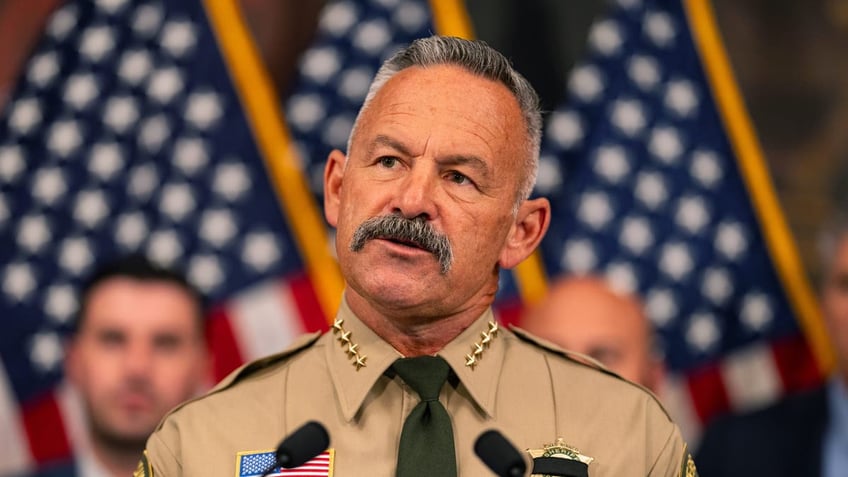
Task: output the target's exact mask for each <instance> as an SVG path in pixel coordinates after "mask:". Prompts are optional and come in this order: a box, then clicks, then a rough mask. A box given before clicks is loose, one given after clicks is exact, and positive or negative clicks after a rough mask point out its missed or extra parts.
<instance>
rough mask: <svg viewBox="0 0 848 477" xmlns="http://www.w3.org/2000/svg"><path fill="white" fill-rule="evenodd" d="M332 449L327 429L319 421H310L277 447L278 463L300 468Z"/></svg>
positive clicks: (288, 467) (287, 466) (289, 467)
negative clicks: (327, 449)
mask: <svg viewBox="0 0 848 477" xmlns="http://www.w3.org/2000/svg"><path fill="white" fill-rule="evenodd" d="M327 447H330V436H329V435H328V434H327V429H324V426H322V425H321V423H320V422H317V421H309V422H307V423H306V424H304V425H302V426H300V427H299V428H298V429H297V430H296V431H294V432H292V433H291V434H289V436H288V437H286V438H285V439H283V442H281V443H280V446H279V447H277V462H278V463H279V464H280V465H281V466H283V467H285V468H287V469H291V468H294V467H300V466H301V465H303V464H305V463H307V462H308V461H310V460H312V459H313V458H314V457H315V456H317V455H318V454H320V453H321V452H324V450H325V449H326V448H327Z"/></svg>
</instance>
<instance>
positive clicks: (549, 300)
mask: <svg viewBox="0 0 848 477" xmlns="http://www.w3.org/2000/svg"><path fill="white" fill-rule="evenodd" d="M521 327H522V328H524V329H526V330H527V331H529V332H531V333H533V334H535V335H536V336H539V337H542V338H545V339H547V340H549V341H551V342H553V343H554V344H556V345H558V346H561V347H562V348H564V349H566V350H569V351H575V352H577V353H580V354H584V355H586V356H589V357H591V358H594V359H596V360H597V361H600V362H601V364H603V365H605V366H606V367H608V368H609V369H611V370H612V371H615V372H616V373H618V374H619V375H621V376H622V377H624V378H627V379H629V380H631V381H633V382H636V383H639V384H641V385H643V386H645V387H646V388H648V389H650V390H652V391H654V392H657V391H659V388H660V384H661V382H662V379H663V366H662V360H661V359H660V357H659V356H658V355H657V353H656V352H655V349H654V346H653V330H652V328H651V324H650V322H649V321H648V318H647V317H646V316H645V313H644V310H643V307H642V303H641V301H640V300H639V299H638V298H637V297H635V296H633V295H632V294H628V293H623V292H619V291H616V290H615V289H613V288H612V287H611V286H610V285H609V284H608V283H607V282H605V281H604V280H603V279H601V278H597V277H588V276H587V277H576V276H568V277H562V278H560V279H558V280H556V281H554V282H553V283H552V284H551V287H550V289H549V290H548V293H547V295H546V296H545V298H544V299H543V300H542V302H540V303H539V304H538V305H537V306H536V307H534V308H533V309H532V310H530V312H529V313H528V314H527V315H526V316H525V317H524V318H523V320H522V322H521Z"/></svg>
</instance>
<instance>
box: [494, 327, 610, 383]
mask: <svg viewBox="0 0 848 477" xmlns="http://www.w3.org/2000/svg"><path fill="white" fill-rule="evenodd" d="M509 330H510V331H512V332H513V333H515V336H517V337H518V338H519V339H521V341H524V342H525V343H530V344H531V345H533V346H536V347H537V348H542V349H544V350H545V351H548V352H550V353H553V354H556V355H559V356H562V357H563V358H565V359H567V360H569V361H574V362H575V363H577V364H581V365H583V366H588V367H590V368H593V369H596V370H598V371H601V372H603V373H606V374H609V375H610V376H615V377H617V378H621V376H619V375H618V374H616V373H615V372H614V371H611V370H610V369H609V368H607V367H606V366H604V365H603V364H601V362H600V361H598V360H597V359H595V358H593V357H591V356H587V355H585V354H581V353H577V352H575V351H569V350H566V349H562V348H560V347H559V346H557V345H555V344H553V343H551V342H550V341H547V340H545V339H544V338H540V337H538V336H536V335H534V334H532V333H530V332H529V331H527V330H524V329H521V328H519V327H517V326H515V325H509ZM621 379H624V378H621Z"/></svg>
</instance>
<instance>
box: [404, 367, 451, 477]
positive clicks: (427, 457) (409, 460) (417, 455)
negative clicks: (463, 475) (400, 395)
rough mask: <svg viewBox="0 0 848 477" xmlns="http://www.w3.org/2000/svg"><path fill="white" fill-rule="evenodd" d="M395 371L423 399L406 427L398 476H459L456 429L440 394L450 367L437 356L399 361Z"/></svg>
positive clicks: (405, 423)
mask: <svg viewBox="0 0 848 477" xmlns="http://www.w3.org/2000/svg"><path fill="white" fill-rule="evenodd" d="M392 368H393V369H394V370H395V372H396V373H397V374H398V376H400V377H401V379H403V381H404V382H405V383H406V384H408V385H409V387H411V388H412V389H413V390H415V392H417V393H418V396H419V397H420V398H421V402H420V403H418V405H417V406H415V407H414V408H413V409H412V412H410V413H409V416H408V417H407V418H406V422H404V423H403V432H402V433H401V435H400V447H399V448H398V465H397V476H398V477H415V476H422V477H423V476H439V477H453V476H456V455H455V454H454V444H453V427H452V426H451V420H450V416H449V415H448V411H447V410H446V409H445V406H443V405H442V403H440V402H439V390H441V389H442V385H443V384H445V380H446V379H447V378H448V373H449V372H450V367H449V366H448V363H447V362H445V360H444V359H442V358H439V357H436V356H420V357H418V358H402V359H399V360H397V361H395V362H394V364H392Z"/></svg>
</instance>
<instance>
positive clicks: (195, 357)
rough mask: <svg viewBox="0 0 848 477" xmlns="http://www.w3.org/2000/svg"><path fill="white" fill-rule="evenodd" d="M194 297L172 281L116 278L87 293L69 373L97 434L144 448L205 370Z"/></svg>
mask: <svg viewBox="0 0 848 477" xmlns="http://www.w3.org/2000/svg"><path fill="white" fill-rule="evenodd" d="M197 313H198V310H197V308H196V304H195V302H194V301H192V299H191V297H190V296H189V295H188V294H187V292H186V291H185V290H183V289H181V288H179V287H178V286H176V285H174V284H170V283H167V282H156V281H138V280H133V279H131V278H123V277H118V278H112V279H109V280H106V281H104V282H102V283H100V284H99V285H97V286H96V287H95V288H94V289H93V290H92V291H91V292H90V295H89V301H88V305H87V308H86V309H85V317H84V318H83V321H82V323H81V328H80V329H79V331H78V333H77V335H76V337H75V338H74V341H73V342H72V343H71V345H70V347H69V354H68V375H69V378H70V379H71V381H72V382H73V383H74V385H75V386H76V387H77V388H78V389H79V391H80V393H81V395H82V398H83V401H84V403H85V406H86V410H87V412H88V416H89V422H90V424H91V429H92V432H93V433H94V434H95V438H99V439H105V440H107V441H109V442H111V443H113V444H116V445H125V446H130V447H132V446H138V445H139V444H140V445H141V446H142V447H143V445H144V442H145V440H146V439H147V437H148V436H149V435H150V433H151V432H152V431H153V430H154V429H155V427H156V425H157V424H158V422H159V420H160V419H161V418H162V416H164V414H165V413H166V412H167V411H168V410H170V409H171V408H172V407H174V406H175V405H177V404H179V403H180V402H182V401H184V400H186V399H188V398H190V397H192V396H193V395H194V393H195V392H197V391H198V390H199V389H200V386H201V385H202V383H203V381H204V379H205V377H206V371H207V368H206V348H205V344H204V340H203V334H202V331H201V329H200V326H199V324H198V322H197Z"/></svg>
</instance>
